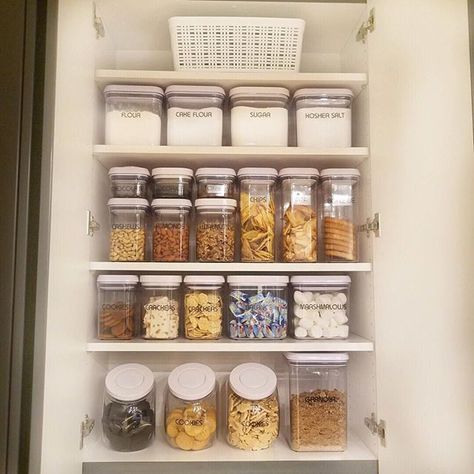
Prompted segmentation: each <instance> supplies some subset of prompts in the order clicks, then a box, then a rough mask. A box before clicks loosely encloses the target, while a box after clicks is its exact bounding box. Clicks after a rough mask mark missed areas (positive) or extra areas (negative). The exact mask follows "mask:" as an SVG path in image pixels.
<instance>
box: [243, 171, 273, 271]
mask: <svg viewBox="0 0 474 474" xmlns="http://www.w3.org/2000/svg"><path fill="white" fill-rule="evenodd" d="M237 176H238V178H239V183H240V258H241V260H242V262H274V261H275V188H276V180H277V176H278V172H277V170H276V169H274V168H242V169H240V170H239V171H238V173H237Z"/></svg>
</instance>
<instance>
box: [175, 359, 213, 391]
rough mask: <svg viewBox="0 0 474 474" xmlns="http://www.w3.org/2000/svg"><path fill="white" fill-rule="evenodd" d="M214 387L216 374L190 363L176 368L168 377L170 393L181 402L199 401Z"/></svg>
mask: <svg viewBox="0 0 474 474" xmlns="http://www.w3.org/2000/svg"><path fill="white" fill-rule="evenodd" d="M215 386H216V374H215V373H214V371H213V370H212V369H211V368H210V367H208V366H207V365H204V364H199V363H195V362H191V363H189V364H183V365H180V366H178V367H176V368H175V369H174V370H173V371H172V372H171V373H170V374H169V376H168V387H169V389H170V392H171V393H172V394H173V395H174V396H175V397H178V398H180V399H181V400H201V399H202V398H204V397H207V396H208V395H209V394H210V393H211V392H212V391H213V390H214V387H215Z"/></svg>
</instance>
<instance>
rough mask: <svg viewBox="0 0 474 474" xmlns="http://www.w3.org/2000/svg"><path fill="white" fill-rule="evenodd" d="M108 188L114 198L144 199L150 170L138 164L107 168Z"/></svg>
mask: <svg viewBox="0 0 474 474" xmlns="http://www.w3.org/2000/svg"><path fill="white" fill-rule="evenodd" d="M109 179H110V190H111V192H112V197H115V198H142V199H146V198H147V197H148V194H147V185H148V181H149V180H150V172H149V171H148V170H147V169H146V168H140V167H138V166H119V167H115V168H110V170H109Z"/></svg>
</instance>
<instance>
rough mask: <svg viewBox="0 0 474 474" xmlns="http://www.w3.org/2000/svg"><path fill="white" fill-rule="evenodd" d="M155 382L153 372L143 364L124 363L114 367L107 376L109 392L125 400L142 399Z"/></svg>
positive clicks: (116, 397) (117, 398) (118, 398)
mask: <svg viewBox="0 0 474 474" xmlns="http://www.w3.org/2000/svg"><path fill="white" fill-rule="evenodd" d="M154 383H155V377H154V376H153V372H152V371H151V370H150V369H149V368H148V367H145V366H144V365H141V364H123V365H118V366H117V367H115V368H114V369H112V370H111V371H110V372H109V373H108V374H107V376H106V377H105V389H106V390H107V393H108V394H109V395H110V396H111V397H113V398H115V399H116V400H120V401H123V402H131V401H136V400H141V399H142V398H144V397H146V396H147V395H148V394H149V393H150V392H151V390H152V389H153V385H154Z"/></svg>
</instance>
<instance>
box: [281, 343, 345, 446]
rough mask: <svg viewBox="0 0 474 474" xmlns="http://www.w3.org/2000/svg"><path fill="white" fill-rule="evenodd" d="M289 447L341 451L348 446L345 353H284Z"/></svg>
mask: <svg viewBox="0 0 474 474" xmlns="http://www.w3.org/2000/svg"><path fill="white" fill-rule="evenodd" d="M285 357H286V359H287V361H288V368H289V385H290V436H289V439H290V447H291V449H293V450H294V451H344V450H345V449H346V445H347V379H346V378H347V375H346V369H347V361H348V360H349V356H348V355H347V354H346V353H336V352H334V353H318V352H287V353H286V354H285Z"/></svg>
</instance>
